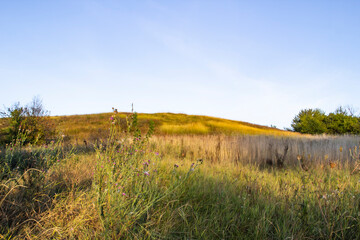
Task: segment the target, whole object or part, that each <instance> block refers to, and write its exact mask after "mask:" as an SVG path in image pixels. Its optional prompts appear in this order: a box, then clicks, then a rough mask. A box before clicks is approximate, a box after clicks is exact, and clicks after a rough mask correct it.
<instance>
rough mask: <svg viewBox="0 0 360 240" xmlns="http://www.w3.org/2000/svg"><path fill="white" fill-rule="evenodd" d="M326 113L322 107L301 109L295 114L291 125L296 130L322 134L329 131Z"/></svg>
mask: <svg viewBox="0 0 360 240" xmlns="http://www.w3.org/2000/svg"><path fill="white" fill-rule="evenodd" d="M325 119H326V115H325V113H324V112H323V111H322V110H320V109H305V110H301V111H300V113H299V114H298V115H296V116H295V118H294V119H293V122H292V124H291V127H292V128H293V129H294V131H295V132H300V133H309V134H321V133H326V132H327V127H326V124H325Z"/></svg>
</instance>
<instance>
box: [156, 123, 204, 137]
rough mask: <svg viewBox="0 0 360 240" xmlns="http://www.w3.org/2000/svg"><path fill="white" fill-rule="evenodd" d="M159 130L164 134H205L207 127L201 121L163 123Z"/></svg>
mask: <svg viewBox="0 0 360 240" xmlns="http://www.w3.org/2000/svg"><path fill="white" fill-rule="evenodd" d="M160 131H161V132H162V133H166V134H207V133H209V128H208V127H207V126H205V125H204V124H203V123H201V122H196V123H187V124H183V125H175V124H166V123H165V124H163V125H161V126H160Z"/></svg>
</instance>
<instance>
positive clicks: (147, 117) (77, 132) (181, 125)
mask: <svg viewBox="0 0 360 240" xmlns="http://www.w3.org/2000/svg"><path fill="white" fill-rule="evenodd" d="M127 115H128V113H119V114H118V116H119V117H120V118H121V119H122V120H123V121H124V122H125V117H126V116H127ZM111 116H112V113H100V114H86V115H72V116H57V117H51V119H52V121H54V123H55V125H56V126H57V129H58V131H59V132H61V133H62V134H65V135H66V136H68V137H69V138H70V139H71V140H72V142H82V141H83V140H87V141H89V140H90V141H92V140H96V139H104V138H106V137H107V135H106V134H107V133H108V130H109V128H110V120H109V119H110V117H111ZM138 120H139V126H140V129H141V130H142V131H146V129H147V128H148V123H149V121H154V122H155V135H188V134H194V135H204V134H209V135H219V134H225V135H239V134H240V135H243V134H250V135H276V136H300V134H299V133H294V132H289V131H284V130H280V129H276V128H270V127H266V126H261V125H256V124H251V123H246V122H241V121H232V120H227V119H221V118H215V117H208V116H198V115H186V114H174V113H154V114H147V113H139V114H138Z"/></svg>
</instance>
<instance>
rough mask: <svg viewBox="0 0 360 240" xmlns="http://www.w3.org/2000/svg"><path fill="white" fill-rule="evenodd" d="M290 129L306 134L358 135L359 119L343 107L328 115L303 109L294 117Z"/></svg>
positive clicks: (318, 110)
mask: <svg viewBox="0 0 360 240" xmlns="http://www.w3.org/2000/svg"><path fill="white" fill-rule="evenodd" d="M291 127H292V129H293V130H294V131H295V132H300V133H308V134H322V133H327V134H360V117H358V116H355V115H354V114H353V113H352V112H351V111H349V110H346V109H345V108H344V107H339V108H338V109H336V110H335V112H333V113H329V114H328V115H326V114H325V113H324V112H323V111H322V110H320V109H305V110H301V111H300V113H299V114H298V115H296V116H295V118H294V119H293V121H292V124H291Z"/></svg>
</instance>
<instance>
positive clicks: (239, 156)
mask: <svg viewBox="0 0 360 240" xmlns="http://www.w3.org/2000/svg"><path fill="white" fill-rule="evenodd" d="M151 143H152V147H153V148H154V149H159V150H160V151H161V152H165V153H166V155H168V156H173V157H179V158H189V159H196V158H204V160H206V161H209V162H234V163H250V164H257V165H263V164H266V161H268V160H272V162H275V161H276V154H277V153H278V154H283V152H284V148H285V147H286V146H288V148H289V149H288V153H287V156H286V159H285V164H286V165H288V166H298V165H299V161H298V157H299V155H300V156H302V157H303V158H305V161H306V163H307V164H311V165H317V166H319V165H327V164H329V163H330V162H336V163H339V165H354V164H355V159H354V157H352V156H351V152H350V150H351V149H354V147H357V146H359V145H360V137H357V136H339V137H331V136H314V137H276V136H267V135H256V136H251V135H241V136H226V135H221V136H219V135H205V136H193V135H187V136H155V137H153V138H152V140H151Z"/></svg>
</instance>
